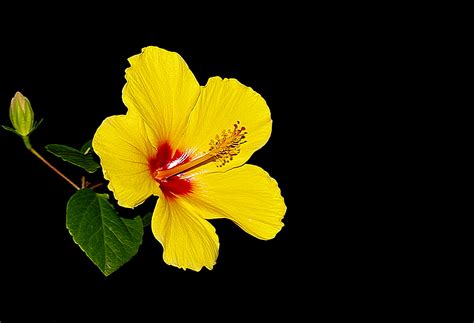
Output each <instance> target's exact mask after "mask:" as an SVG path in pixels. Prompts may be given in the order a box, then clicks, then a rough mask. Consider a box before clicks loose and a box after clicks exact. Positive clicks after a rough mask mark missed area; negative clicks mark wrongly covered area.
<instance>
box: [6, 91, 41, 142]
mask: <svg viewBox="0 0 474 323" xmlns="http://www.w3.org/2000/svg"><path fill="white" fill-rule="evenodd" d="M10 121H11V122H12V125H13V128H14V129H15V131H16V133H17V134H19V135H20V136H23V137H26V136H28V135H29V134H30V133H31V132H32V131H33V130H34V123H35V115H34V113H33V109H32V108H31V104H30V101H29V100H28V99H27V98H26V97H25V96H23V94H21V93H20V92H16V94H15V96H14V97H13V99H12V102H11V104H10Z"/></svg>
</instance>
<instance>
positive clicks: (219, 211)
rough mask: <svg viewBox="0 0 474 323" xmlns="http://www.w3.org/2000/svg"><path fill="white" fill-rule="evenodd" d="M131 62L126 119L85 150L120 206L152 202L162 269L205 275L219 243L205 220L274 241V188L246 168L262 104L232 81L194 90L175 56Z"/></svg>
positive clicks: (279, 208) (264, 123)
mask: <svg viewBox="0 0 474 323" xmlns="http://www.w3.org/2000/svg"><path fill="white" fill-rule="evenodd" d="M129 62H130V67H129V68H127V69H126V71H125V74H126V75H125V78H126V80H127V82H126V85H125V87H124V88H123V93H122V98H123V101H124V103H125V105H126V106H127V108H128V112H127V114H126V115H117V116H111V117H108V118H107V119H105V120H104V121H103V123H102V124H101V125H100V127H99V128H98V129H97V132H96V134H95V136H94V139H93V142H92V144H93V148H94V150H95V152H96V153H97V155H98V156H99V157H100V160H101V164H102V168H103V171H104V176H105V178H106V179H107V180H109V189H110V190H111V191H113V193H114V196H115V198H116V199H117V201H118V204H119V205H121V206H123V207H127V208H133V207H135V206H137V205H139V204H141V203H143V201H145V199H147V198H148V197H149V196H151V195H157V196H159V199H158V202H157V204H156V207H155V210H154V212H153V217H152V223H151V228H152V231H153V234H154V236H155V237H156V239H157V240H158V241H159V242H160V243H161V244H162V245H163V250H164V251H163V259H164V261H165V262H166V263H167V264H169V265H173V266H176V267H179V268H183V269H186V268H189V269H192V270H196V271H199V270H201V268H202V267H203V266H205V267H207V268H208V269H212V268H213V266H214V264H215V263H216V259H217V255H218V249H219V240H218V237H217V235H216V232H215V229H214V227H213V226H212V225H211V224H210V223H209V222H208V221H207V220H210V219H218V218H227V219H230V220H232V221H233V222H235V223H236V224H237V225H238V226H239V227H241V228H242V229H243V230H244V231H246V232H247V233H249V234H251V235H253V236H255V237H257V238H259V239H263V240H267V239H272V238H273V237H274V236H275V235H276V234H277V233H278V232H279V231H280V229H281V228H282V227H283V223H282V222H281V220H282V218H283V216H284V214H285V212H286V206H285V203H284V200H283V197H282V196H281V194H280V189H279V188H278V184H277V182H276V181H275V180H274V179H273V178H271V177H270V176H269V175H268V173H266V172H265V171H264V170H263V169H261V168H260V167H257V166H253V165H248V164H246V165H244V164H245V162H246V161H247V160H248V159H249V158H250V156H251V155H252V153H253V152H255V151H256V150H258V149H259V148H261V147H262V146H263V145H264V144H265V143H266V142H267V141H268V139H269V137H270V133H271V128H272V120H271V117H270V110H269V108H268V106H267V104H266V103H265V100H264V99H263V98H262V97H261V96H260V95H259V94H258V93H256V92H255V91H253V90H252V89H251V88H249V87H246V86H244V85H242V84H241V83H239V82H238V81H237V80H235V79H221V78H220V77H212V78H210V79H209V80H208V82H207V85H206V86H199V84H198V82H197V81H196V79H195V77H194V75H193V74H192V72H191V70H190V69H189V68H188V66H187V64H186V62H185V61H184V60H183V59H182V58H181V56H180V55H179V54H177V53H174V52H169V51H166V50H164V49H161V48H158V47H146V48H144V49H143V50H142V52H141V53H140V54H138V55H135V56H133V57H131V58H130V59H129Z"/></svg>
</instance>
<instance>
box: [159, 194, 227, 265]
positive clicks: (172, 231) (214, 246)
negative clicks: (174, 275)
mask: <svg viewBox="0 0 474 323" xmlns="http://www.w3.org/2000/svg"><path fill="white" fill-rule="evenodd" d="M151 225H152V227H151V228H152V231H153V234H154V236H155V237H156V239H157V240H158V241H160V243H161V244H162V245H163V250H164V251H163V259H164V261H165V262H166V263H167V264H168V265H173V266H176V267H178V268H183V269H192V270H195V271H199V270H201V268H202V267H204V266H205V267H207V268H208V269H212V267H213V266H214V264H215V263H216V259H217V255H218V250H219V239H218V237H217V235H216V233H215V229H214V227H213V226H212V225H211V224H210V223H209V222H207V221H206V220H203V219H202V218H200V217H199V216H198V215H197V214H196V210H195V209H194V208H193V207H192V206H191V205H190V204H189V203H187V202H186V201H185V200H184V199H179V198H177V199H173V200H167V199H166V198H160V199H159V200H158V203H157V205H156V208H155V211H154V212H153V218H152V223H151Z"/></svg>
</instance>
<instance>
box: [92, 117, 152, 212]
mask: <svg viewBox="0 0 474 323" xmlns="http://www.w3.org/2000/svg"><path fill="white" fill-rule="evenodd" d="M92 146H93V148H94V151H95V152H96V153H97V155H98V156H99V157H100V162H101V165H102V169H103V172H104V177H105V178H106V179H107V180H109V181H110V184H109V189H110V190H112V191H113V193H114V196H115V198H116V199H117V200H118V204H119V205H121V206H123V207H129V208H133V207H135V206H137V205H139V204H141V203H143V201H145V199H146V198H147V197H149V196H150V195H152V194H158V192H159V189H158V184H157V183H156V181H155V180H154V179H153V177H152V176H151V174H150V170H149V168H148V158H149V156H152V155H153V153H154V149H153V146H152V145H151V143H150V141H149V137H148V134H147V130H146V126H145V124H144V123H143V121H142V120H141V119H140V118H138V117H132V116H129V115H119V116H112V117H109V118H107V119H105V120H104V122H102V124H101V125H100V127H99V128H98V129H97V132H96V133H95V135H94V139H93V141H92Z"/></svg>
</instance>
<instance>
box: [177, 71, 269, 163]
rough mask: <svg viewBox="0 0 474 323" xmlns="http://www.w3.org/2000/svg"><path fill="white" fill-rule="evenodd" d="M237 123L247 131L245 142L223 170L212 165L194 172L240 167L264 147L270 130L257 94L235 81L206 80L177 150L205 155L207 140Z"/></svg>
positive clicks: (266, 113) (263, 104) (265, 109)
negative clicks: (203, 153)
mask: <svg viewBox="0 0 474 323" xmlns="http://www.w3.org/2000/svg"><path fill="white" fill-rule="evenodd" d="M237 121H239V122H240V125H239V126H243V127H245V131H247V134H246V137H245V140H246V141H247V142H245V143H243V144H242V145H241V146H240V153H239V154H238V155H237V156H234V157H233V160H232V161H231V162H229V163H227V164H226V165H224V166H223V167H220V168H217V164H216V163H214V162H212V163H209V164H207V165H205V166H200V167H198V168H196V171H199V172H201V171H204V170H208V171H216V170H218V171H225V170H227V169H229V168H232V167H236V166H239V165H242V164H243V163H245V162H246V161H247V160H248V159H249V158H250V156H251V155H252V154H253V152H255V151H256V150H258V149H259V148H261V147H262V146H263V145H265V143H266V142H267V141H268V138H269V137H270V133H271V130H272V119H271V117H270V109H269V108H268V106H267V104H266V102H265V100H264V99H263V98H262V97H261V96H260V95H259V94H258V93H257V92H255V91H253V90H252V89H251V88H250V87H247V86H244V85H242V84H241V83H239V81H237V80H235V79H221V78H220V77H213V78H210V79H209V81H208V82H207V85H206V86H205V87H203V88H202V91H201V95H200V97H199V100H198V102H197V104H196V107H195V108H194V110H193V111H192V113H191V117H190V119H189V124H188V127H187V129H186V130H187V131H186V135H185V137H184V138H183V140H182V142H181V143H180V149H181V150H182V151H185V150H188V151H190V150H191V152H194V153H200V152H206V151H208V150H209V148H210V141H211V140H213V139H215V137H216V135H220V134H221V133H222V132H223V131H227V130H232V129H233V128H234V124H236V123H237Z"/></svg>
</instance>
